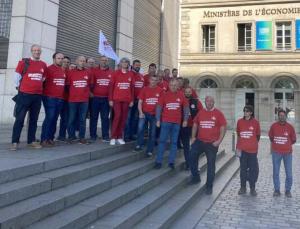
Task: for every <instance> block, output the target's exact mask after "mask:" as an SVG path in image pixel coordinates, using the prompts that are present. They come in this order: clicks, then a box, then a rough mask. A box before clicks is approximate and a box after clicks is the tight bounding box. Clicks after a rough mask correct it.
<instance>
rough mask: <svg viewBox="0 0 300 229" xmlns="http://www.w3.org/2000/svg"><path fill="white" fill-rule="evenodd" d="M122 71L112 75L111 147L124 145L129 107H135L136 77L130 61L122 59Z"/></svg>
mask: <svg viewBox="0 0 300 229" xmlns="http://www.w3.org/2000/svg"><path fill="white" fill-rule="evenodd" d="M120 65H121V69H119V70H117V71H115V72H114V73H113V74H112V79H111V81H110V87H109V88H110V89H109V105H110V106H111V107H112V108H113V110H114V118H113V123H112V128H111V140H110V145H115V144H116V141H117V143H119V144H121V145H123V144H125V141H124V140H123V137H122V135H123V131H124V128H125V124H126V120H127V116H128V110H129V107H132V105H133V98H134V76H133V73H132V72H131V71H129V70H128V68H129V66H130V61H129V59H127V58H122V59H121V61H120Z"/></svg>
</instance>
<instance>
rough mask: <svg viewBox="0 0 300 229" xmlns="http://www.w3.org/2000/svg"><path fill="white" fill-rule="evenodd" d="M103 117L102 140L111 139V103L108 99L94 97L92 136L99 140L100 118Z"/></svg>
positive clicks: (92, 105)
mask: <svg viewBox="0 0 300 229" xmlns="http://www.w3.org/2000/svg"><path fill="white" fill-rule="evenodd" d="M99 113H100V117H101V131H102V138H103V139H109V118H108V117H109V103H108V98H107V97H94V98H92V99H91V116H90V136H91V138H92V139H96V138H97V125H98V117H99Z"/></svg>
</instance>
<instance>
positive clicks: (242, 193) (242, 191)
mask: <svg viewBox="0 0 300 229" xmlns="http://www.w3.org/2000/svg"><path fill="white" fill-rule="evenodd" d="M238 194H239V195H244V194H246V187H241V188H240V190H239V192H238Z"/></svg>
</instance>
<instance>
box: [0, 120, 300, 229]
mask: <svg viewBox="0 0 300 229" xmlns="http://www.w3.org/2000/svg"><path fill="white" fill-rule="evenodd" d="M231 134H232V132H231V131H228V132H227V134H226V137H225V139H224V141H223V143H222V145H221V146H220V148H223V149H226V151H227V152H230V151H231V149H232V135H231ZM264 135H266V134H264ZM10 136H11V127H10V126H1V127H0V159H1V160H0V168H1V169H5V168H8V167H10V168H13V167H16V166H20V163H21V164H23V163H24V164H30V163H34V162H36V161H41V160H47V159H48V158H53V157H63V156H64V155H69V154H70V153H71V154H72V153H74V154H76V153H77V152H79V151H81V150H83V149H86V148H85V147H86V146H80V145H77V144H75V145H72V146H70V145H62V146H59V147H54V148H51V149H42V150H37V151H35V150H34V151H32V150H28V149H26V147H25V144H24V143H23V149H22V150H21V151H18V152H19V153H17V154H13V153H11V152H9V151H7V149H8V147H9V146H10V144H9V142H10ZM37 137H39V131H38V134H37ZM25 139H26V131H23V134H22V141H23V142H24V141H25ZM298 139H299V140H300V137H298ZM298 144H299V143H298ZM298 144H296V146H295V147H294V151H295V152H294V161H293V166H294V167H293V169H294V185H293V188H292V194H293V198H291V199H287V198H285V196H284V195H282V196H281V197H278V198H273V196H272V194H273V182H272V164H271V155H270V153H269V152H270V149H269V141H268V139H267V138H266V137H264V138H263V139H262V140H261V142H260V152H259V164H260V174H259V180H258V183H257V192H258V196H257V197H251V196H250V195H249V194H247V195H246V196H239V195H237V192H238V190H239V187H240V183H239V175H238V174H237V175H236V176H235V177H234V178H233V179H232V181H231V182H230V183H229V185H228V186H227V188H226V189H225V190H224V191H223V192H222V193H221V195H220V196H219V197H218V199H217V200H216V202H215V203H214V205H213V206H212V207H211V209H210V210H209V211H208V212H207V213H206V214H205V215H204V216H203V217H202V219H201V220H200V221H199V223H198V225H197V228H300V144H299V145H298ZM88 147H89V149H101V147H107V146H106V145H104V144H102V143H100V142H98V143H97V144H92V145H90V146H88ZM37 152H41V153H38V154H37ZM281 174H282V176H281V181H282V184H281V185H282V191H284V190H283V185H284V178H285V177H284V173H283V166H282V171H281Z"/></svg>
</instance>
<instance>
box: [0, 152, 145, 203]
mask: <svg viewBox="0 0 300 229" xmlns="http://www.w3.org/2000/svg"><path fill="white" fill-rule="evenodd" d="M141 157H142V155H141V154H138V153H133V152H132V151H130V152H124V153H120V154H113V155H112V156H107V157H104V158H101V159H97V160H93V161H88V162H85V163H82V164H79V165H72V166H68V167H64V168H62V169H57V170H53V171H50V172H46V173H42V174H38V175H34V176H30V177H27V178H23V179H19V180H16V181H12V182H8V183H4V184H1V185H0V208H1V207H4V206H7V205H9V204H13V203H16V202H18V201H21V200H25V199H28V198H30V197H34V196H37V195H40V194H42V193H46V192H49V191H53V190H56V189H58V188H61V187H64V186H67V185H70V184H73V183H75V182H78V181H80V180H83V179H87V178H89V177H92V176H95V175H99V174H101V173H104V172H107V171H110V170H113V169H115V168H118V167H120V166H123V165H126V164H129V163H131V162H134V161H137V160H138V159H139V158H141Z"/></svg>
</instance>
